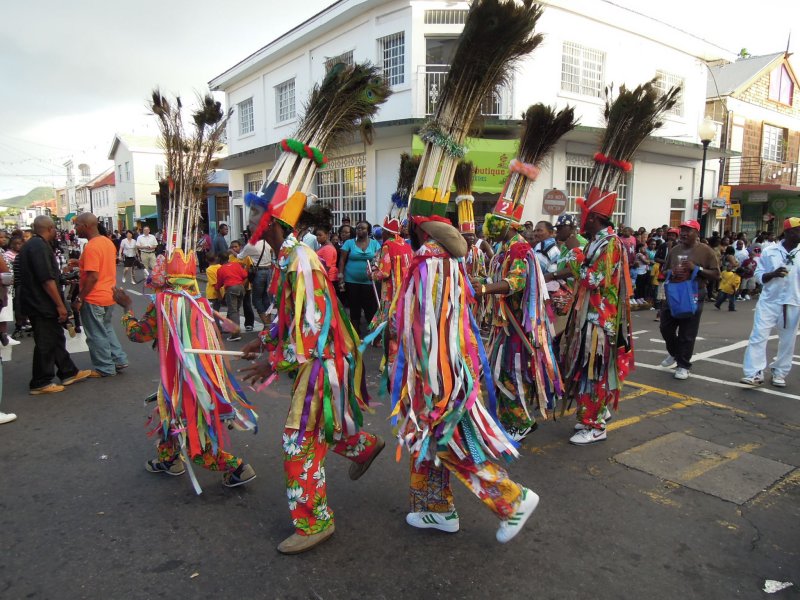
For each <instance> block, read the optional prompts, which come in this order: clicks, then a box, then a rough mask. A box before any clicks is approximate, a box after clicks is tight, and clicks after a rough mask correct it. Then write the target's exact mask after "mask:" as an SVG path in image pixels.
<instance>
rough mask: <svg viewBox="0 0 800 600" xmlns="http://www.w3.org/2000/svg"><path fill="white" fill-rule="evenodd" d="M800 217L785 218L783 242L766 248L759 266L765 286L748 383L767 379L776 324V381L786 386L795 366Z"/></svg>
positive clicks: (748, 356)
mask: <svg viewBox="0 0 800 600" xmlns="http://www.w3.org/2000/svg"><path fill="white" fill-rule="evenodd" d="M798 243H800V217H789V218H788V219H786V220H785V221H784V222H783V242H781V243H779V244H776V245H775V246H770V247H769V248H765V249H764V250H762V252H761V261H760V262H759V263H758V267H756V274H755V278H756V281H757V282H758V283H760V284H762V285H763V286H764V289H763V290H762V291H761V296H760V297H759V299H758V304H757V305H756V313H755V318H754V319H753V331H752V332H751V333H750V340H749V342H748V344H747V350H745V353H744V363H743V364H742V366H743V368H744V377H742V378H741V379H740V380H739V381H741V382H742V383H746V384H747V385H760V384H761V383H763V382H764V373H763V372H764V369H765V368H766V366H767V339H768V338H769V334H770V332H771V331H772V328H773V327H776V328H777V329H778V355H777V357H776V358H775V360H774V361H773V362H772V364H770V370H771V371H772V385H774V386H776V387H786V377H787V375H789V370H790V369H791V368H792V358H793V354H794V344H795V338H796V336H797V328H798V324H800V248H798Z"/></svg>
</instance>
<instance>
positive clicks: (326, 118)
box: [245, 62, 391, 243]
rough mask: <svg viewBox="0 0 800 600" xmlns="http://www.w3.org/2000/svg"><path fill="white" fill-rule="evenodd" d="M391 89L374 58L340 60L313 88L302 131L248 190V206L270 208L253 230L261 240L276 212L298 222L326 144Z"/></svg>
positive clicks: (346, 132) (350, 130)
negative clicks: (372, 61) (261, 183)
mask: <svg viewBox="0 0 800 600" xmlns="http://www.w3.org/2000/svg"><path fill="white" fill-rule="evenodd" d="M390 95H391V90H390V89H389V86H388V84H387V83H386V80H385V79H384V78H383V77H381V75H380V70H379V69H378V68H377V67H375V66H373V65H371V64H370V63H368V62H365V63H359V64H355V65H346V64H344V63H337V64H335V65H334V66H333V67H331V69H330V71H328V73H327V74H326V75H325V78H324V80H323V81H322V83H320V84H317V85H315V86H314V87H313V89H312V90H311V94H310V96H309V99H308V102H307V103H306V110H305V115H304V116H303V118H302V120H301V122H300V125H299V126H298V128H297V132H296V133H295V135H294V138H292V139H285V140H283V141H282V142H281V148H282V149H283V153H282V154H281V155H280V157H279V158H278V161H277V162H276V163H275V166H274V167H273V168H272V170H271V171H270V173H269V176H268V177H267V179H266V181H265V182H264V186H263V187H262V188H261V191H260V192H259V193H258V194H252V193H251V194H247V196H246V197H245V203H246V204H247V206H248V207H249V206H251V205H253V204H257V205H259V206H261V207H262V208H263V209H264V214H263V216H262V218H261V221H260V222H259V224H258V227H256V228H255V230H254V231H252V232H251V233H252V236H251V238H250V239H251V241H252V242H253V243H255V242H256V241H258V240H259V239H261V236H262V234H263V232H264V231H265V230H266V227H267V225H268V224H269V222H270V220H271V219H272V218H276V219H279V220H280V221H281V222H283V223H284V224H286V225H288V226H290V227H294V226H295V225H296V223H297V219H298V218H299V217H300V213H301V212H302V211H303V207H304V206H305V204H306V197H307V194H308V192H309V190H310V188H311V186H312V184H313V182H314V176H315V175H316V172H317V170H318V169H320V168H323V167H324V165H325V163H326V162H327V158H326V157H325V154H324V152H325V149H326V148H327V147H328V145H330V144H335V143H336V142H337V141H344V140H346V139H347V138H349V136H352V135H353V134H355V133H356V132H358V131H360V128H361V126H362V124H363V123H365V122H368V120H369V118H370V117H372V116H374V115H375V113H377V112H378V108H379V107H380V105H381V104H382V103H383V102H385V101H386V99H387V98H388V97H389V96H390Z"/></svg>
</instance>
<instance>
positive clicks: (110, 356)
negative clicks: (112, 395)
mask: <svg viewBox="0 0 800 600" xmlns="http://www.w3.org/2000/svg"><path fill="white" fill-rule="evenodd" d="M113 316H114V305H113V304H112V305H111V306H99V305H97V304H89V303H88V302H84V303H83V305H82V306H81V322H82V324H83V330H84V331H85V332H86V345H87V346H89V357H90V358H91V359H92V368H93V369H94V370H95V371H99V372H100V373H102V374H103V375H116V374H117V369H116V366H115V365H127V364H128V355H127V354H125V352H124V351H123V350H122V347H121V346H120V345H119V340H118V339H117V334H116V333H115V332H114V326H113V325H112V324H111V319H112V317H113Z"/></svg>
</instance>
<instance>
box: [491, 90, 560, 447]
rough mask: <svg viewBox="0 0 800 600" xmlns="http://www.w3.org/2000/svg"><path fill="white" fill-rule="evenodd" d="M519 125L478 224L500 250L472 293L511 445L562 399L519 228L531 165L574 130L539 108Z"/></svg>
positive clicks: (548, 326)
mask: <svg viewBox="0 0 800 600" xmlns="http://www.w3.org/2000/svg"><path fill="white" fill-rule="evenodd" d="M524 117H525V126H524V128H523V131H522V136H521V138H520V146H519V150H518V153H517V154H518V158H516V159H514V160H512V161H511V162H510V163H509V170H510V174H509V177H508V180H507V181H506V185H505V187H504V188H503V191H502V192H501V194H500V197H499V198H498V200H497V205H496V206H495V209H494V211H493V212H492V213H491V214H490V215H487V217H486V221H485V224H486V229H487V231H488V234H489V235H490V236H491V237H492V238H494V239H497V240H500V241H501V242H502V245H501V247H500V250H499V252H498V253H497V254H496V255H495V257H493V260H492V263H491V271H490V278H491V282H490V284H489V285H481V286H480V292H481V296H485V295H487V294H488V295H489V296H490V297H491V298H492V304H491V306H492V309H491V312H490V315H491V318H492V321H491V325H492V329H491V336H490V338H489V345H490V351H489V354H490V363H491V367H492V375H493V377H494V380H495V384H496V386H497V392H496V393H497V397H498V406H499V413H500V419H501V422H502V423H503V426H504V427H505V428H506V431H508V433H509V434H510V435H511V436H512V437H514V439H516V440H518V441H521V440H523V439H524V438H525V437H526V436H527V435H528V434H529V433H530V432H531V431H533V430H534V429H535V428H536V411H538V412H539V413H540V415H541V416H542V417H543V418H547V410H548V409H553V408H554V406H555V403H556V401H557V400H558V399H559V398H560V397H561V396H562V394H563V389H562V382H561V373H560V370H559V366H558V360H557V355H556V353H555V350H554V347H553V337H554V334H555V331H554V316H553V314H552V309H551V307H550V305H549V298H550V296H549V292H548V290H547V287H546V284H545V280H544V273H543V272H542V267H541V265H540V263H539V260H538V259H537V257H536V253H535V252H534V250H533V249H532V248H531V245H530V244H529V243H528V242H527V241H525V239H524V238H523V237H522V235H521V234H520V232H519V228H520V221H521V218H522V212H523V209H524V206H525V202H526V201H527V200H528V199H529V197H530V196H531V195H532V193H533V182H534V181H535V180H536V178H537V177H538V175H539V166H538V165H539V164H540V163H541V162H542V161H544V159H545V158H546V156H547V155H548V153H549V151H550V150H551V149H552V147H553V146H554V145H555V144H556V142H557V141H558V140H559V139H560V138H561V137H562V136H563V135H564V134H565V133H566V132H568V131H570V130H571V129H572V128H574V127H575V124H576V123H575V120H574V113H573V110H572V109H571V108H566V109H564V110H562V111H560V112H558V113H556V112H555V111H554V110H553V109H552V108H550V107H548V106H545V105H542V104H535V105H533V106H531V107H529V108H528V110H527V111H526V112H525V115H524Z"/></svg>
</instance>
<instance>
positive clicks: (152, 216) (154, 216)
mask: <svg viewBox="0 0 800 600" xmlns="http://www.w3.org/2000/svg"><path fill="white" fill-rule="evenodd" d="M151 219H152V220H154V221H155V220H156V219H158V213H157V212H152V213H150V214H149V215H142V216H141V217H139V218H138V219H137V220H138V221H149V220H151Z"/></svg>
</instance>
